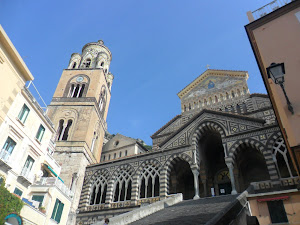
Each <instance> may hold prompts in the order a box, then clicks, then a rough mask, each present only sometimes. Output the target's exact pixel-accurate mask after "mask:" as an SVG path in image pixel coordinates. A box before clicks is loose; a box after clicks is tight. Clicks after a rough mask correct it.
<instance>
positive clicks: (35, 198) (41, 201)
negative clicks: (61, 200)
mask: <svg viewBox="0 0 300 225" xmlns="http://www.w3.org/2000/svg"><path fill="white" fill-rule="evenodd" d="M32 200H34V201H37V202H39V203H40V204H39V207H41V206H42V205H43V201H44V195H33V196H32Z"/></svg>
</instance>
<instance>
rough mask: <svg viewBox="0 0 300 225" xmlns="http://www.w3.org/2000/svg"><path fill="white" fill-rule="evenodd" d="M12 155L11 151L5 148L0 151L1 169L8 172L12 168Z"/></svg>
mask: <svg viewBox="0 0 300 225" xmlns="http://www.w3.org/2000/svg"><path fill="white" fill-rule="evenodd" d="M10 156H11V153H9V152H8V151H5V150H4V149H2V150H1V151H0V169H1V170H3V171H4V172H6V173H7V172H8V171H9V170H10V169H11V168H12V166H11V164H10Z"/></svg>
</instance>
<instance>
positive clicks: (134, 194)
mask: <svg viewBox="0 0 300 225" xmlns="http://www.w3.org/2000/svg"><path fill="white" fill-rule="evenodd" d="M148 165H152V166H154V167H157V168H158V171H159V172H160V171H161V169H162V165H161V163H160V162H159V161H157V160H156V159H148V160H145V161H144V162H142V164H141V165H140V166H139V167H138V168H137V170H136V172H135V174H134V176H133V182H132V194H131V196H132V197H131V200H132V201H137V200H138V198H139V178H140V175H141V173H142V171H143V169H144V168H145V167H146V166H148ZM159 179H160V177H159Z"/></svg>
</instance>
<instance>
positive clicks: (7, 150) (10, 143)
mask: <svg viewBox="0 0 300 225" xmlns="http://www.w3.org/2000/svg"><path fill="white" fill-rule="evenodd" d="M15 146H16V142H15V141H14V140H13V139H11V138H10V137H8V138H7V139H6V142H5V143H4V145H3V148H2V150H1V151H0V158H1V159H3V160H4V161H7V160H9V157H10V155H11V153H12V151H13V150H14V148H15Z"/></svg>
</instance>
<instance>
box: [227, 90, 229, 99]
mask: <svg viewBox="0 0 300 225" xmlns="http://www.w3.org/2000/svg"><path fill="white" fill-rule="evenodd" d="M226 99H227V100H228V99H229V94H228V92H226Z"/></svg>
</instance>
